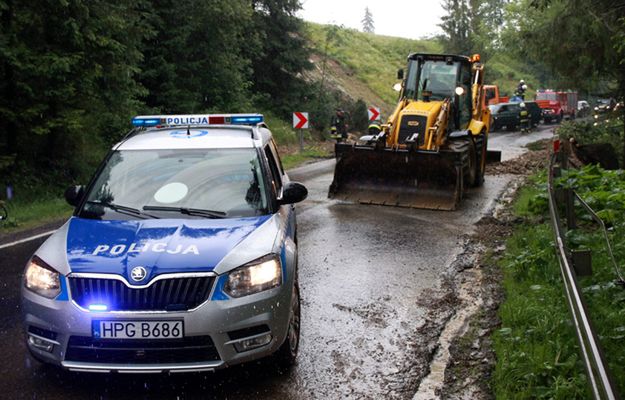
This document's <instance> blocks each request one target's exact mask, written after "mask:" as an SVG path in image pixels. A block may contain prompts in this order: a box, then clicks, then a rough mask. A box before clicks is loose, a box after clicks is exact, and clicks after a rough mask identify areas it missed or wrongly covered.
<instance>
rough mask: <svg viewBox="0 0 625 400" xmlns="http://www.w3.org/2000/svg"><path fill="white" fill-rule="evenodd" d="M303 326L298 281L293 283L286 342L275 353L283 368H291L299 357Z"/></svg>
mask: <svg viewBox="0 0 625 400" xmlns="http://www.w3.org/2000/svg"><path fill="white" fill-rule="evenodd" d="M300 326H301V304H300V297H299V284H298V283H297V281H296V282H295V284H294V285H293V301H292V302H291V311H290V313H289V327H288V329H287V332H286V338H285V339H284V343H282V345H281V346H280V348H279V349H278V351H276V353H275V357H276V360H277V362H278V365H279V366H280V367H282V368H290V367H291V366H293V365H294V364H295V362H296V359H297V352H298V350H299V335H300Z"/></svg>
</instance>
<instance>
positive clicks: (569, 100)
mask: <svg viewBox="0 0 625 400" xmlns="http://www.w3.org/2000/svg"><path fill="white" fill-rule="evenodd" d="M536 103H537V104H538V106H539V107H540V108H541V109H542V110H543V119H544V120H545V123H549V122H551V121H552V120H553V121H557V122H561V121H562V119H564V118H567V117H568V118H569V119H573V118H575V110H576V109H577V92H572V91H566V92H565V91H556V90H552V89H539V90H538V91H537V92H536Z"/></svg>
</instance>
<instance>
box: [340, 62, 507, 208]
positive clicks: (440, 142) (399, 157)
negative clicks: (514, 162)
mask: <svg viewBox="0 0 625 400" xmlns="http://www.w3.org/2000/svg"><path fill="white" fill-rule="evenodd" d="M403 72H404V71H403V70H399V71H398V79H401V80H402V85H401V90H400V96H399V98H400V99H399V103H398V104H397V107H396V108H395V111H394V112H393V113H392V114H391V116H390V117H389V118H388V121H387V123H386V124H384V125H382V131H381V132H380V133H379V134H378V135H375V136H363V137H361V138H360V139H361V140H360V142H359V143H361V144H355V145H352V144H344V143H337V144H336V147H335V150H336V156H337V163H336V168H335V170H334V180H333V182H332V185H331V186H330V190H329V193H328V197H330V198H336V199H342V200H348V201H354V202H359V203H364V204H381V205H389V206H399V207H413V208H426V209H441V210H454V209H455V208H456V207H457V206H458V204H459V202H460V200H461V199H462V196H463V193H464V191H465V190H466V188H468V187H470V186H479V185H481V184H482V183H483V181H484V170H485V167H486V159H487V141H488V131H489V123H490V112H489V109H488V107H487V106H486V105H485V98H484V97H485V93H484V91H483V81H484V67H483V65H482V64H480V62H479V55H474V56H472V57H466V56H457V55H445V54H411V55H410V56H408V67H407V73H406V74H405V75H406V76H405V78H404V73H403ZM500 157H501V154H500V153H499V154H497V153H494V154H489V159H494V160H497V159H498V158H500Z"/></svg>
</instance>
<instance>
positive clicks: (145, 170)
mask: <svg viewBox="0 0 625 400" xmlns="http://www.w3.org/2000/svg"><path fill="white" fill-rule="evenodd" d="M262 171H263V169H262V166H261V162H260V159H259V157H258V152H257V151H256V150H254V149H251V148H250V149H189V150H171V149H168V150H121V151H115V152H114V153H112V154H111V156H110V158H109V159H108V160H107V162H106V164H105V166H104V168H103V169H102V171H101V172H100V174H99V176H98V177H97V179H96V180H95V182H94V185H93V187H92V189H91V190H90V192H89V193H88V194H87V200H88V201H87V203H86V204H85V205H84V207H83V209H82V210H81V211H80V213H79V215H80V216H82V217H86V218H95V219H129V218H128V216H125V217H124V215H121V214H120V213H118V212H116V211H114V210H113V209H111V208H110V207H105V206H103V204H105V203H108V204H110V203H112V204H115V205H120V206H124V207H131V208H134V209H137V210H143V207H144V206H157V207H177V208H189V209H202V210H212V211H217V212H219V213H224V216H226V217H246V216H254V215H259V214H265V213H267V204H268V202H267V186H266V185H267V182H265V180H264V178H263V173H262ZM146 213H148V214H150V215H154V216H157V217H161V218H198V216H197V215H196V216H190V215H183V214H175V213H172V212H162V214H160V213H161V212H160V211H152V210H151V211H149V212H148V211H146Z"/></svg>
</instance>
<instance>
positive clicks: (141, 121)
mask: <svg viewBox="0 0 625 400" xmlns="http://www.w3.org/2000/svg"><path fill="white" fill-rule="evenodd" d="M263 121H264V117H263V115H262V114H199V115H140V116H137V117H134V118H133V119H132V125H133V126H135V127H151V126H193V125H196V126H197V125H203V126H206V125H257V124H260V123H261V122H263Z"/></svg>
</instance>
